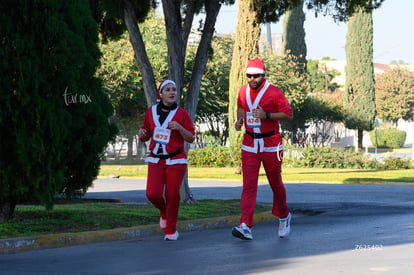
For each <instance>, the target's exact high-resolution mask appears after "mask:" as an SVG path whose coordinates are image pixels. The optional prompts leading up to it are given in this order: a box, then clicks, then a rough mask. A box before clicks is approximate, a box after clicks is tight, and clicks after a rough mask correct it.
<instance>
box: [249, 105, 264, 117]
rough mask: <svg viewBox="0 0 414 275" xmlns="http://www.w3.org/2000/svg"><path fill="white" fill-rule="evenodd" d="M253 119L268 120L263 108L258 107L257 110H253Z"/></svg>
mask: <svg viewBox="0 0 414 275" xmlns="http://www.w3.org/2000/svg"><path fill="white" fill-rule="evenodd" d="M252 113H253V117H254V118H261V119H265V118H266V112H265V111H264V110H263V108H262V107H261V106H260V105H258V106H257V108H256V109H254V110H253V112H252Z"/></svg>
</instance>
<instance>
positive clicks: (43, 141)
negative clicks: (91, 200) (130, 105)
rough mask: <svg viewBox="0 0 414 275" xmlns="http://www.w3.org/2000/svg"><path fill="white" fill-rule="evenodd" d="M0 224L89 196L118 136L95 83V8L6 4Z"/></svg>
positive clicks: (1, 54)
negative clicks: (17, 211) (28, 205)
mask: <svg viewBox="0 0 414 275" xmlns="http://www.w3.org/2000/svg"><path fill="white" fill-rule="evenodd" d="M0 14H1V16H0V25H1V26H2V27H1V29H0V43H1V44H2V46H1V47H0V60H1V61H0V75H1V76H2V80H1V82H0V103H1V106H2V108H1V110H0V130H1V139H0V209H1V215H0V219H10V218H12V216H13V212H14V208H15V206H16V204H17V203H19V202H23V201H32V202H40V203H42V204H44V205H45V206H46V207H47V208H48V209H51V208H52V206H53V199H54V197H55V195H56V194H58V193H60V192H64V193H67V194H73V193H76V192H78V191H80V192H82V191H85V190H86V188H87V187H88V186H90V185H91V184H92V180H93V179H94V178H95V177H96V175H97V173H98V169H99V163H100V157H101V154H102V151H103V149H104V148H105V146H106V144H107V142H108V140H109V139H111V138H112V137H113V136H114V134H115V132H116V128H115V127H114V126H112V125H111V124H109V123H108V117H109V116H110V115H111V114H112V107H111V105H110V103H109V100H108V98H107V97H106V95H104V94H103V92H102V91H101V85H100V82H99V80H98V79H97V78H96V77H94V74H95V69H96V67H97V65H98V61H97V60H98V58H99V57H100V52H99V50H98V47H97V44H96V42H97V40H98V39H97V27H96V23H95V22H94V21H93V19H92V17H91V15H90V11H89V8H88V2H87V1H83V0H79V1H78V0H73V1H45V0H25V1H20V2H19V4H16V3H15V2H14V1H13V0H5V1H1V3H0Z"/></svg>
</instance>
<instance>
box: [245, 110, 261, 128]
mask: <svg viewBox="0 0 414 275" xmlns="http://www.w3.org/2000/svg"><path fill="white" fill-rule="evenodd" d="M246 124H247V127H248V128H259V127H260V126H261V125H262V124H261V122H260V118H254V117H253V113H252V112H247V113H246Z"/></svg>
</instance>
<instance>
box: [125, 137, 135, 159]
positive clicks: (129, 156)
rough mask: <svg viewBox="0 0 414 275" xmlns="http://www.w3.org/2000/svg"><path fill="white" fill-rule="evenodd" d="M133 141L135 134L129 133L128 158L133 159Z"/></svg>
mask: <svg viewBox="0 0 414 275" xmlns="http://www.w3.org/2000/svg"><path fill="white" fill-rule="evenodd" d="M133 142H134V135H128V145H127V148H128V151H127V159H128V160H130V159H132V153H133V150H132V149H133Z"/></svg>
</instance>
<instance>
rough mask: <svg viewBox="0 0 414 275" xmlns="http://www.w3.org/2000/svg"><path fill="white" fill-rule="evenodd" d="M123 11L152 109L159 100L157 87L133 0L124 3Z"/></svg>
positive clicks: (126, 0) (145, 91)
mask: <svg viewBox="0 0 414 275" xmlns="http://www.w3.org/2000/svg"><path fill="white" fill-rule="evenodd" d="M122 11H123V16H124V21H125V25H126V27H127V30H128V33H129V39H130V41H131V45H132V48H133V49H134V54H135V59H136V60H137V63H138V67H139V71H140V72H141V74H142V82H143V86H144V93H145V98H146V99H147V106H148V107H150V106H151V105H152V104H154V103H155V102H156V100H157V86H156V84H155V77H154V71H153V70H152V66H151V63H150V61H149V59H148V55H147V52H146V50H145V44H144V41H143V40H142V35H141V31H140V30H139V27H138V24H137V18H136V14H135V10H134V5H133V4H132V2H131V0H123V1H122Z"/></svg>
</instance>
